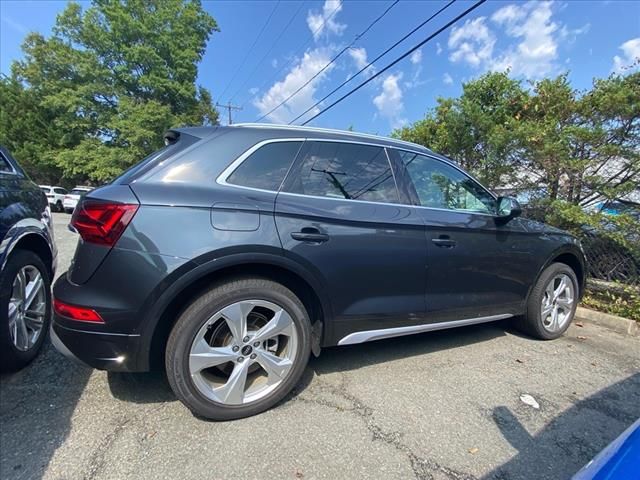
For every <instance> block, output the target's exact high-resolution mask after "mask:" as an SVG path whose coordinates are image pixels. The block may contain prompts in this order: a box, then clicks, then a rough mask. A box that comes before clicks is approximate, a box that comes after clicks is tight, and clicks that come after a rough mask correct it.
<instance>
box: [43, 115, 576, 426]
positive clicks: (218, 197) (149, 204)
mask: <svg viewBox="0 0 640 480" xmlns="http://www.w3.org/2000/svg"><path fill="white" fill-rule="evenodd" d="M166 141H167V146H166V147H165V148H164V149H162V150H160V151H159V152H156V153H155V154H153V155H151V156H149V158H147V159H146V160H144V161H142V162H141V163H140V164H138V165H137V166H135V167H133V168H132V169H131V170H130V171H129V172H126V173H124V174H123V175H122V176H120V177H119V178H117V179H115V180H114V181H113V182H111V183H110V184H109V185H106V186H104V187H101V188H97V189H95V190H93V191H91V192H90V193H88V194H87V195H86V196H85V197H84V198H83V199H82V200H81V201H80V203H79V204H78V206H77V207H76V209H75V212H74V215H73V217H72V220H71V225H72V227H73V228H75V229H76V231H77V232H78V233H79V236H80V238H79V241H78V247H77V249H76V253H75V256H74V259H73V263H72V265H71V268H70V269H69V271H68V272H67V274H66V275H63V276H61V277H60V278H59V279H58V280H57V282H56V284H55V286H54V298H55V300H54V322H53V329H52V331H53V335H52V339H53V341H54V343H55V344H56V346H57V347H58V348H59V349H60V350H62V351H63V352H65V353H67V354H68V355H73V356H75V357H77V358H79V359H80V360H82V361H83V362H85V363H87V364H89V365H91V366H93V367H96V368H101V369H106V370H112V371H146V370H149V369H150V368H153V366H154V365H158V366H162V365H164V367H165V369H166V372H167V376H168V379H169V383H170V384H171V387H172V388H173V390H174V391H175V392H176V394H177V396H178V398H179V399H180V400H181V401H183V402H184V403H185V404H186V405H187V406H188V407H189V408H190V409H191V410H192V411H194V412H195V413H197V414H198V415H201V416H203V417H207V418H212V419H218V420H225V419H232V418H240V417H246V416H249V415H254V414H256V413H258V412H261V411H264V410H266V409H267V408H270V407H271V406H273V405H275V404H276V403H277V402H279V401H280V400H282V399H283V398H284V397H285V396H286V395H287V394H288V393H289V392H290V391H291V389H292V388H293V387H294V385H296V383H297V382H298V380H299V379H300V376H301V375H302V373H303V371H304V369H305V367H306V365H307V361H308V359H309V354H310V352H314V353H316V354H317V353H319V351H320V349H321V348H323V347H329V346H334V345H350V344H355V343H361V342H368V341H374V340H379V339H382V338H389V337H395V336H399V335H407V334H412V333H419V332H427V331H433V330H439V329H443V328H453V327H461V326H464V325H471V324H476V323H482V322H490V321H496V320H502V319H507V318H512V319H513V320H512V321H514V322H515V324H516V325H518V326H519V327H520V328H521V329H522V330H524V331H526V332H528V333H529V334H530V335H532V336H534V337H536V338H540V339H544V340H552V339H554V338H558V337H559V336H561V335H562V334H563V332H564V331H565V330H566V329H567V328H568V326H569V324H570V323H571V320H572V318H573V315H574V313H575V309H576V306H577V304H578V302H579V300H580V296H581V295H582V292H583V290H584V289H583V287H584V277H585V266H584V256H583V253H582V251H581V248H580V244H579V242H578V241H577V239H576V238H574V237H572V236H571V235H569V234H567V233H565V232H562V231H560V230H558V229H555V228H553V227H549V226H546V225H543V224H541V223H538V222H534V221H531V220H528V219H525V218H522V217H520V212H521V210H520V206H519V205H518V203H517V202H516V201H515V200H514V199H511V198H508V197H496V196H495V195H494V194H493V193H491V192H490V191H489V190H487V189H486V188H485V187H483V186H482V185H481V184H480V183H478V182H477V181H476V180H475V179H473V178H472V177H471V176H470V175H468V174H467V173H466V172H464V171H463V170H461V169H460V168H459V167H458V166H457V165H456V164H455V163H453V162H451V161H450V160H448V159H447V158H445V157H443V156H441V155H438V154H436V153H434V152H433V151H431V150H429V149H427V148H425V147H423V146H420V145H416V144H413V143H408V142H403V141H400V140H396V139H389V138H382V137H378V136H372V135H366V134H358V133H354V132H343V131H336V130H327V129H316V128H299V127H291V126H275V125H234V126H231V127H211V128H185V129H177V130H172V131H170V132H168V134H167V135H166Z"/></svg>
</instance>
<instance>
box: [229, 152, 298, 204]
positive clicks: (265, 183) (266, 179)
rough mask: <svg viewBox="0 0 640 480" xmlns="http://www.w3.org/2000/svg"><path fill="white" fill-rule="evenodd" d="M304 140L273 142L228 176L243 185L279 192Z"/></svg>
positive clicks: (232, 182)
mask: <svg viewBox="0 0 640 480" xmlns="http://www.w3.org/2000/svg"><path fill="white" fill-rule="evenodd" d="M301 145H302V142H273V143H268V144H266V145H263V146H262V147H260V148H258V150H256V151H255V152H253V153H252V154H251V155H249V156H248V157H247V158H246V159H245V160H244V161H243V162H242V163H241V164H240V166H239V167H238V168H236V169H235V170H234V171H233V173H232V174H231V175H230V176H229V177H228V178H227V183H231V184H233V185H238V186H241V187H251V188H259V189H261V190H271V191H274V192H277V191H278V190H279V189H280V185H281V184H282V181H283V180H284V177H285V175H286V174H287V171H288V170H289V167H290V166H291V163H292V162H293V160H294V159H295V157H296V154H297V153H298V150H300V146H301Z"/></svg>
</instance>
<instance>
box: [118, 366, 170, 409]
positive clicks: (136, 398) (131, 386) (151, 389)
mask: <svg viewBox="0 0 640 480" xmlns="http://www.w3.org/2000/svg"><path fill="white" fill-rule="evenodd" d="M107 382H108V383H109V390H111V394H112V395H113V396H114V397H115V398H117V399H118V400H122V401H125V402H133V403H165V402H173V401H177V398H176V396H175V395H174V393H173V391H172V390H171V387H170V386H169V382H168V381H167V376H166V374H165V373H164V371H153V372H145V373H119V372H107Z"/></svg>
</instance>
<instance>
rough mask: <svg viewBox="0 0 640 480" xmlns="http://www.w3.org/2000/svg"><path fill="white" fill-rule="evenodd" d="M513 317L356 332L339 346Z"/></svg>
mask: <svg viewBox="0 0 640 480" xmlns="http://www.w3.org/2000/svg"><path fill="white" fill-rule="evenodd" d="M510 317H513V314H511V313H502V314H499V315H489V316H487V317H476V318H466V319H463V320H452V321H449V322H438V323H427V324H422V325H411V326H407V327H392V328H381V329H379V330H364V331H362V332H354V333H350V334H349V335H347V336H345V337H343V338H341V339H340V341H339V342H338V345H353V344H356V343H364V342H372V341H374V340H382V339H384V338H393V337H401V336H404V335H413V334H416V333H423V332H433V331H435V330H445V329H448V328H455V327H465V326H467V325H475V324H477V323H487V322H494V321H497V320H504V319H505V318H510Z"/></svg>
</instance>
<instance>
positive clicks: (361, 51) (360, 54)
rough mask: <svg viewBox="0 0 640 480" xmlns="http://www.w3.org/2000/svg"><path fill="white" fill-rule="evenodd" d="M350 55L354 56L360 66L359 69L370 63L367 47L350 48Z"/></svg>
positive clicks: (357, 65)
mask: <svg viewBox="0 0 640 480" xmlns="http://www.w3.org/2000/svg"><path fill="white" fill-rule="evenodd" d="M349 55H350V56H351V58H353V61H354V62H355V64H356V67H358V70H360V69H362V68H364V67H366V66H367V64H368V63H369V62H368V61H367V49H366V48H350V49H349Z"/></svg>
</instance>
